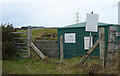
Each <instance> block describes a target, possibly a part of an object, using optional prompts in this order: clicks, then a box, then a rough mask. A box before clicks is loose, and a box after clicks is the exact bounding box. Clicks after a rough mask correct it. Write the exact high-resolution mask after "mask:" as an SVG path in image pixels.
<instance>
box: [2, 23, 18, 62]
mask: <svg viewBox="0 0 120 76" xmlns="http://www.w3.org/2000/svg"><path fill="white" fill-rule="evenodd" d="M1 27H2V59H5V60H6V59H7V60H9V59H11V58H12V57H15V56H16V55H17V48H16V46H15V43H14V42H13V38H14V37H15V36H17V35H13V34H11V33H10V32H15V30H14V28H13V25H12V24H7V25H6V24H5V25H3V24H2V25H1Z"/></svg>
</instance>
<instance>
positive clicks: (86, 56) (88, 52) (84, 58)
mask: <svg viewBox="0 0 120 76" xmlns="http://www.w3.org/2000/svg"><path fill="white" fill-rule="evenodd" d="M98 44H99V39H98V40H97V41H96V42H95V43H94V44H93V46H92V47H91V48H90V49H89V50H88V51H87V53H86V54H85V55H84V56H83V57H82V59H81V60H80V63H79V64H80V65H81V64H83V63H84V62H85V60H86V59H87V58H88V57H89V56H90V54H91V53H92V52H93V51H94V49H95V48H96V47H97V46H98Z"/></svg>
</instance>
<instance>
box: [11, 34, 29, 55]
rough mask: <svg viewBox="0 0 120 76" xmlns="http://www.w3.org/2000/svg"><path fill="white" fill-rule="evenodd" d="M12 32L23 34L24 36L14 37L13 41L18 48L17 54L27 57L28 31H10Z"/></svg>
mask: <svg viewBox="0 0 120 76" xmlns="http://www.w3.org/2000/svg"><path fill="white" fill-rule="evenodd" d="M11 33H12V34H24V35H25V36H24V37H16V38H14V39H13V40H14V43H15V45H16V47H17V48H18V51H17V53H18V55H19V56H20V57H28V32H11Z"/></svg>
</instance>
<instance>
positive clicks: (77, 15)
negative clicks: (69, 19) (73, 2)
mask: <svg viewBox="0 0 120 76" xmlns="http://www.w3.org/2000/svg"><path fill="white" fill-rule="evenodd" d="M79 17H80V15H79V12H77V13H76V20H75V21H76V23H79V21H80V20H79Z"/></svg>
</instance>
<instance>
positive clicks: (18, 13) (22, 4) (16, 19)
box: [1, 0, 119, 27]
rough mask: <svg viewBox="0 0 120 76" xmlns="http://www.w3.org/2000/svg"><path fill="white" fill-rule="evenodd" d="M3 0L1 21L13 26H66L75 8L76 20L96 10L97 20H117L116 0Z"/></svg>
mask: <svg viewBox="0 0 120 76" xmlns="http://www.w3.org/2000/svg"><path fill="white" fill-rule="evenodd" d="M98 1H99V0H4V1H3V2H2V9H1V10H2V23H12V24H13V25H14V26H15V27H21V26H24V25H42V26H48V27H52V26H56V27H61V26H66V25H69V24H74V23H76V22H75V17H76V14H75V13H76V12H79V15H80V17H79V18H80V22H84V21H86V13H91V12H92V11H93V12H94V13H95V14H99V22H105V23H117V22H118V1H119V0H100V1H99V2H98Z"/></svg>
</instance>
